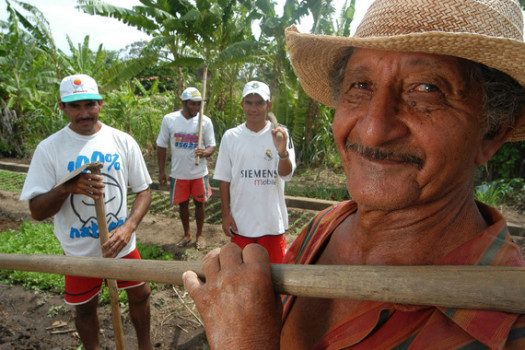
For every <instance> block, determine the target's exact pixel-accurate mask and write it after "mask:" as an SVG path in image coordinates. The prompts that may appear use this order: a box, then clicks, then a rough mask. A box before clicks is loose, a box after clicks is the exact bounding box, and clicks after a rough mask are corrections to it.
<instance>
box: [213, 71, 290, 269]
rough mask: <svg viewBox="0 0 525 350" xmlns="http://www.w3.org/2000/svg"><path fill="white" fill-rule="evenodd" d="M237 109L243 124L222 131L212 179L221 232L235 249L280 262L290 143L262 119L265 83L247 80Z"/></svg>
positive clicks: (267, 109) (283, 132)
mask: <svg viewBox="0 0 525 350" xmlns="http://www.w3.org/2000/svg"><path fill="white" fill-rule="evenodd" d="M241 105H242V109H243V111H244V114H245V115H246V122H245V123H243V124H240V125H238V126H237V127H235V128H232V129H229V130H227V131H226V132H225V133H224V135H223V137H222V139H221V146H220V147H219V156H218V157H217V163H216V165H215V173H214V175H213V178H214V179H216V180H220V185H219V186H220V193H221V208H222V230H223V231H224V233H225V234H226V235H227V236H228V237H231V241H232V242H233V243H235V244H237V245H238V246H239V247H241V248H244V247H245V246H246V245H248V244H250V243H257V244H260V245H262V246H263V247H265V248H266V250H267V251H268V254H269V256H270V261H271V262H272V263H281V262H282V260H283V258H284V254H285V251H286V238H285V235H284V234H285V231H286V230H287V229H288V212H287V210H286V203H285V198H284V181H289V180H290V179H291V177H292V174H293V171H294V169H295V152H294V148H293V143H292V140H291V138H290V136H289V135H288V131H287V130H286V129H285V128H284V127H283V126H277V127H275V128H274V127H273V126H272V124H271V123H270V121H269V120H268V112H270V109H271V107H272V102H271V100H270V89H269V88H268V85H266V84H265V83H262V82H259V81H250V82H248V83H247V84H246V85H245V86H244V89H243V92H242V102H241ZM278 135H281V136H282V137H278Z"/></svg>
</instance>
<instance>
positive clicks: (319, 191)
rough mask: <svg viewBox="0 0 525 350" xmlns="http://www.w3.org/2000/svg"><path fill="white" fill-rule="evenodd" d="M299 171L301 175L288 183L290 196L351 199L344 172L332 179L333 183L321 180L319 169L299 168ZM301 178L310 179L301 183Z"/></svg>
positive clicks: (333, 199) (287, 191) (335, 199)
mask: <svg viewBox="0 0 525 350" xmlns="http://www.w3.org/2000/svg"><path fill="white" fill-rule="evenodd" d="M297 173H298V174H299V173H300V174H301V175H300V176H294V177H292V180H290V181H289V182H287V183H286V194H287V195H288V196H297V197H307V198H318V199H324V200H331V201H337V202H341V201H345V200H348V199H350V195H349V194H348V190H347V188H346V178H345V176H344V174H340V175H337V178H336V179H331V182H332V183H331V184H327V181H321V180H320V178H319V176H320V172H319V171H318V170H298V172H297ZM299 179H308V183H301V182H300V181H301V180H299ZM318 180H319V181H318Z"/></svg>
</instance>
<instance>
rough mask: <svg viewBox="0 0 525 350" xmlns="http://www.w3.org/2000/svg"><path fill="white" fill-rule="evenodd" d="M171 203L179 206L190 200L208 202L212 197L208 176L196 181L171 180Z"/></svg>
mask: <svg viewBox="0 0 525 350" xmlns="http://www.w3.org/2000/svg"><path fill="white" fill-rule="evenodd" d="M170 185H171V186H170V196H171V203H173V204H179V203H182V202H186V201H187V200H188V199H190V195H191V196H192V197H193V200H196V201H198V202H206V201H207V200H208V198H210V196H211V187H210V181H209V178H208V175H206V176H204V177H202V178H199V179H194V180H178V179H173V178H170Z"/></svg>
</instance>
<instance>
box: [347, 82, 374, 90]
mask: <svg viewBox="0 0 525 350" xmlns="http://www.w3.org/2000/svg"><path fill="white" fill-rule="evenodd" d="M351 87H352V88H356V89H365V90H367V89H369V88H370V84H369V83H366V82H364V81H357V82H355V83H353V84H352V86H351Z"/></svg>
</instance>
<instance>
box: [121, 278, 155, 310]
mask: <svg viewBox="0 0 525 350" xmlns="http://www.w3.org/2000/svg"><path fill="white" fill-rule="evenodd" d="M126 292H127V293H128V300H129V303H130V306H131V305H132V304H141V303H144V302H147V301H148V300H149V296H150V295H151V288H150V286H149V284H147V283H144V284H143V285H141V286H138V287H135V288H129V289H126Z"/></svg>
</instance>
